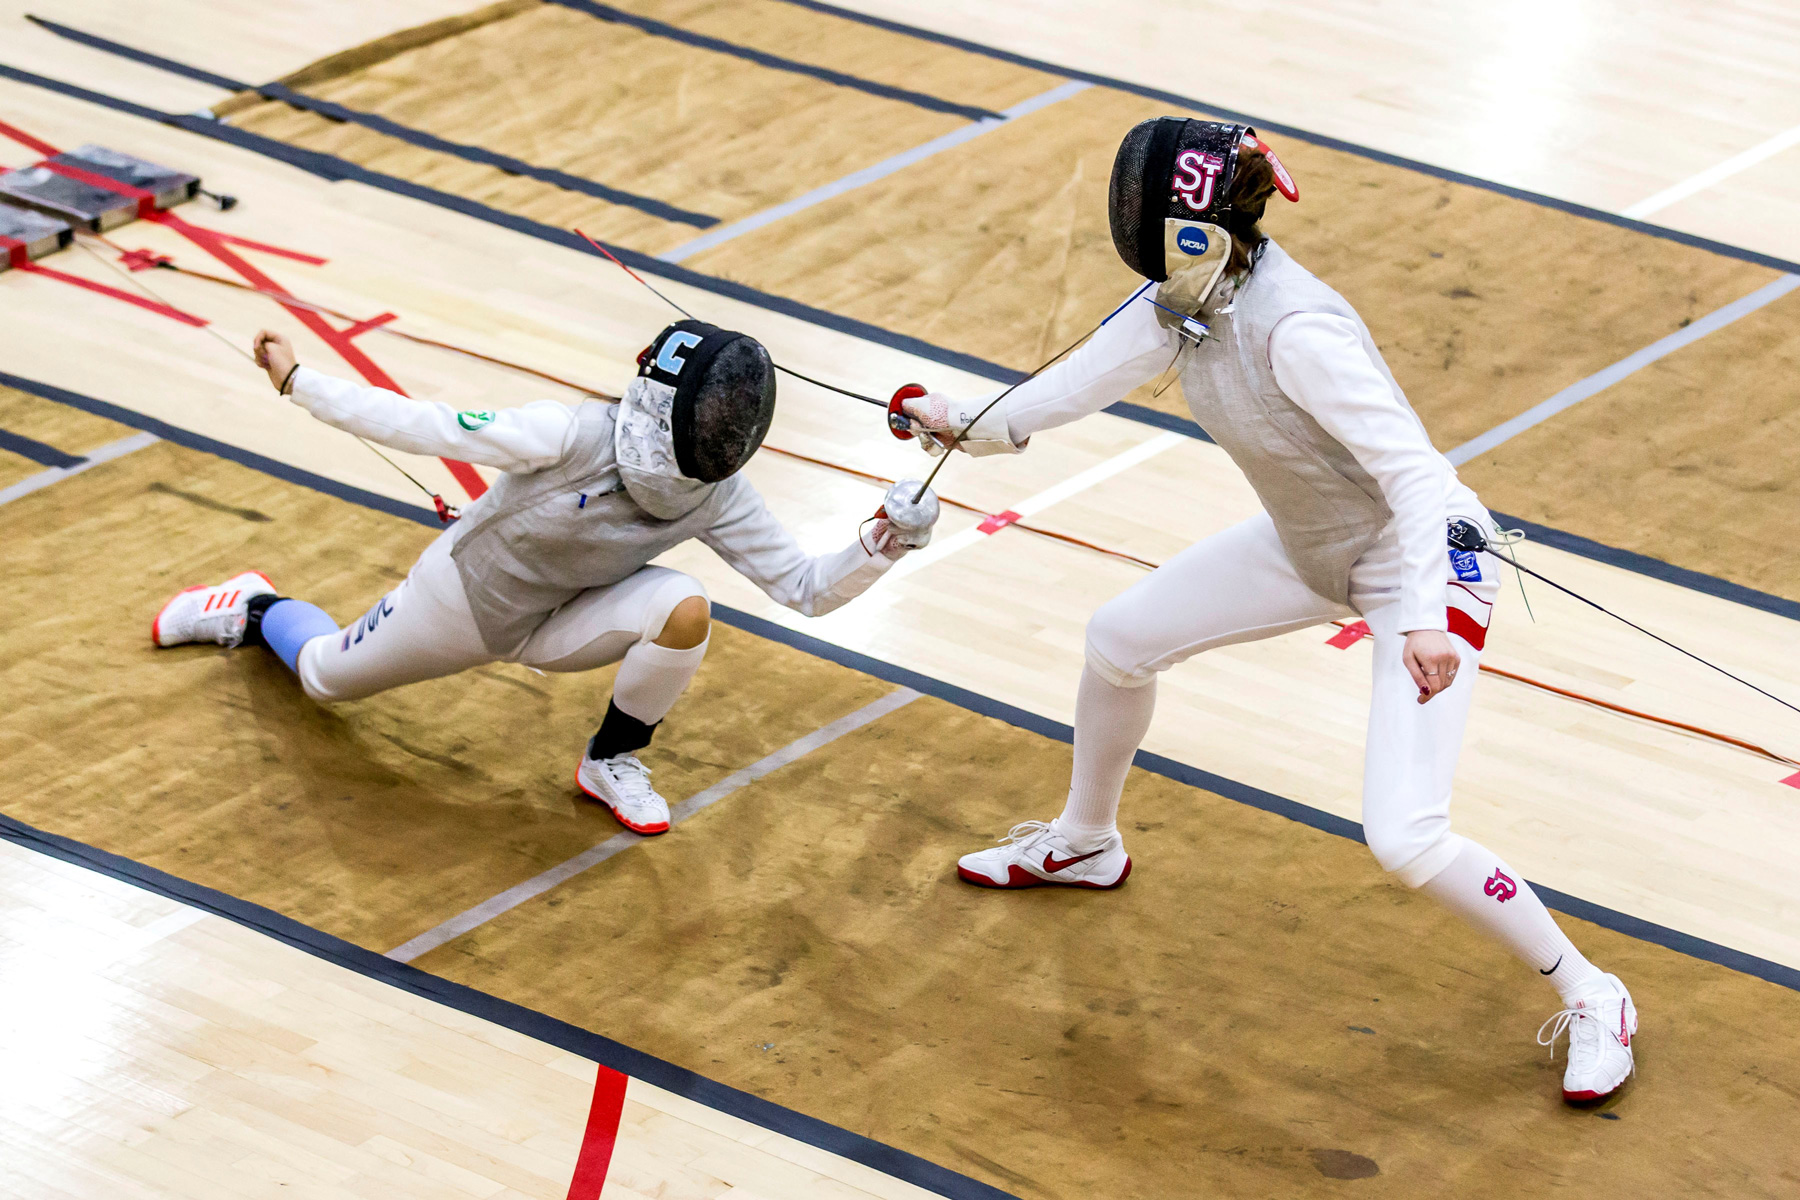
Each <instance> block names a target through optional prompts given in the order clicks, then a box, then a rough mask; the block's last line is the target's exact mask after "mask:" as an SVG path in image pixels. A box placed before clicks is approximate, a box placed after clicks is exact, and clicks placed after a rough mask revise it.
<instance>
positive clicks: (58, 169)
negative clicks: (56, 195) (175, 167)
mask: <svg viewBox="0 0 1800 1200" xmlns="http://www.w3.org/2000/svg"><path fill="white" fill-rule="evenodd" d="M38 166H40V167H42V168H44V170H46V171H54V172H55V173H56V174H58V175H61V176H62V177H63V178H65V179H73V180H74V181H75V182H77V183H85V184H87V185H88V186H89V187H97V188H99V189H101V190H102V191H107V192H115V193H117V194H118V195H121V196H124V197H126V198H128V199H131V200H136V201H137V202H138V216H140V217H147V216H149V215H150V214H151V213H153V212H155V211H156V193H155V192H146V191H145V190H144V189H143V188H141V187H132V186H131V185H130V184H129V183H121V182H119V181H118V180H117V179H113V178H112V177H110V176H107V175H97V174H95V173H94V172H92V171H84V170H82V169H81V168H80V167H76V166H71V165H69V164H68V163H59V162H49V161H45V162H41V163H39V164H38Z"/></svg>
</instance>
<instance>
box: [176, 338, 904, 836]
mask: <svg viewBox="0 0 1800 1200" xmlns="http://www.w3.org/2000/svg"><path fill="white" fill-rule="evenodd" d="M255 350H256V362H257V365H258V366H261V367H264V368H266V369H267V371H268V373H269V380H270V382H271V383H273V384H274V385H275V387H276V389H277V390H278V391H279V392H281V393H282V394H283V395H288V396H290V397H291V398H292V399H293V402H294V403H296V404H298V405H300V406H301V407H302V408H304V409H306V410H307V411H308V412H310V413H311V414H312V415H313V416H315V417H317V418H318V419H319V420H321V421H324V422H325V423H326V424H328V425H335V426H336V427H337V428H339V429H344V430H348V431H349V432H351V433H354V434H358V435H359V436H361V437H364V438H367V439H369V440H370V441H374V442H379V443H381V444H382V445H384V446H390V447H392V448H394V449H396V450H404V451H408V452H410V453H414V454H429V455H440V456H442V457H445V458H454V459H461V460H463V461H464V462H472V463H480V464H482V465H484V466H489V467H494V468H496V469H498V470H500V471H503V472H505V474H503V475H502V476H501V477H500V478H499V480H497V481H496V482H495V483H494V486H493V487H492V488H491V489H489V491H488V492H487V493H486V494H485V495H483V496H482V497H481V498H480V499H479V500H476V501H475V502H474V503H472V504H470V505H469V506H468V509H467V510H466V511H465V512H464V513H463V515H462V518H461V519H460V520H458V521H457V522H456V523H455V524H453V525H452V526H450V528H448V529H446V530H445V531H444V532H443V533H442V534H441V535H439V537H438V538H437V540H436V541H434V542H432V544H431V545H430V546H429V547H428V548H427V549H426V550H425V552H424V554H422V555H420V557H419V561H418V562H417V563H415V564H414V565H413V568H412V571H411V572H410V573H409V574H408V575H407V577H406V579H405V581H404V582H402V583H401V584H400V586H399V587H397V588H395V589H394V590H393V591H392V592H389V593H388V594H387V595H386V596H384V597H382V598H381V599H380V600H379V601H377V602H376V604H375V606H374V607H373V608H371V609H370V610H369V611H368V612H367V613H366V614H365V615H364V616H362V617H361V618H360V619H359V620H357V621H354V622H352V623H351V624H350V625H348V626H347V627H344V628H342V629H340V628H339V627H338V623H337V622H336V621H335V620H333V619H332V618H331V617H330V616H328V615H327V614H326V613H325V612H324V611H323V610H321V609H319V608H317V607H315V606H314V605H311V604H308V603H306V602H305V601H304V600H292V599H286V598H283V597H280V596H277V594H276V592H275V588H274V586H273V585H272V584H270V582H269V580H268V579H267V577H265V576H264V575H263V574H262V573H261V572H258V571H250V572H246V573H244V574H240V575H237V576H234V577H233V578H231V579H228V580H226V581H225V582H224V583H222V584H219V585H218V586H217V587H195V588H189V589H188V590H187V591H184V592H182V593H180V594H178V595H177V596H175V597H174V598H173V599H172V600H170V601H169V602H168V604H166V605H164V607H163V609H162V611H161V612H160V613H159V614H158V615H157V617H156V620H155V622H154V624H153V626H152V630H151V635H152V639H153V640H154V641H155V643H156V644H157V645H158V646H176V645H180V644H182V643H184V642H217V643H219V644H220V645H224V646H236V645H240V644H249V645H261V646H267V647H268V648H269V649H270V650H272V651H274V652H275V654H276V655H277V656H278V657H279V658H280V659H281V661H282V662H284V663H286V664H287V666H288V667H289V669H291V670H292V671H293V672H294V673H295V674H296V675H297V676H298V677H299V680H300V685H301V686H302V687H303V688H305V689H306V694H307V695H308V696H310V697H312V698H313V699H314V700H317V701H320V702H325V703H329V702H332V701H339V700H357V699H361V698H363V697H365V696H372V695H374V694H375V693H376V692H381V691H385V690H386V689H388V688H392V687H399V686H400V685H402V684H407V683H417V682H419V681H420V680H424V679H436V678H439V677H441V676H444V675H452V674H455V673H456V672H458V671H465V670H468V669H469V668H471V667H476V666H480V665H481V664H483V663H491V662H517V663H523V664H525V665H526V666H530V667H536V668H539V669H541V670H545V671H586V670H589V669H591V668H594V667H600V666H605V665H607V664H608V663H615V662H616V663H619V664H620V666H619V673H618V677H617V679H616V680H615V681H614V683H613V694H612V700H611V703H610V704H609V705H608V706H607V710H606V716H605V718H604V719H603V720H602V721H601V723H600V727H599V729H598V731H597V732H596V733H595V734H594V736H593V738H592V739H591V740H590V741H589V742H588V744H587V749H586V752H585V753H584V754H583V755H582V758H581V762H580V765H579V767H578V768H577V770H576V776H575V778H576V782H577V784H578V785H579V786H580V788H581V790H582V791H583V792H585V793H587V794H588V795H589V796H592V797H593V798H594V799H596V800H599V801H601V802H602V803H604V804H605V805H606V806H607V807H608V808H610V809H611V810H612V813H613V815H614V816H615V817H617V818H618V820H619V823H620V824H622V825H624V826H625V827H626V828H627V829H631V830H633V831H635V832H637V833H644V834H651V833H662V832H664V831H665V830H667V829H668V828H669V806H668V804H667V802H665V801H664V799H663V798H662V797H661V796H659V795H657V793H656V791H655V790H654V789H653V788H652V787H651V786H650V772H649V770H648V769H646V768H645V766H644V765H643V763H641V762H639V761H638V759H637V756H636V751H638V750H641V749H643V748H644V747H645V746H647V745H649V744H650V738H651V735H652V734H653V732H654V731H655V729H656V726H657V724H658V723H659V722H660V721H661V720H662V719H663V717H664V715H665V714H667V713H668V711H669V709H670V708H671V707H672V706H673V705H674V703H675V701H676V700H677V699H679V698H680V696H681V694H682V692H683V691H685V690H686V688H687V685H688V681H689V680H691V679H692V678H693V676H694V672H695V671H696V670H697V669H698V668H699V666H700V660H701V658H702V657H703V656H704V655H705V654H706V646H707V641H708V637H709V633H710V629H711V610H710V608H709V606H708V603H707V598H706V591H705V589H704V588H703V587H701V585H700V581H699V580H697V579H694V578H692V577H690V576H688V575H684V574H682V573H680V572H679V571H672V570H669V569H668V568H666V567H655V566H650V565H648V564H649V562H650V560H651V559H652V558H655V557H656V556H657V555H659V554H661V553H663V552H664V551H666V550H669V549H671V548H673V547H675V546H677V545H679V544H681V543H682V542H685V541H687V540H688V539H689V538H698V539H699V540H700V541H702V542H704V543H705V544H706V545H708V546H710V547H711V548H712V549H713V550H714V551H716V552H717V553H718V555H719V556H720V557H721V558H723V559H724V560H725V561H726V562H728V563H730V564H731V565H732V566H733V567H734V568H736V569H737V570H738V571H739V572H740V573H742V574H743V575H744V576H746V577H747V578H749V579H750V580H751V581H752V582H754V583H755V584H756V585H757V586H759V587H761V588H762V589H763V590H764V591H765V592H767V593H768V594H769V595H770V596H772V597H773V598H774V599H776V600H778V601H780V602H781V603H783V604H785V605H787V606H788V607H789V608H793V609H796V610H798V611H799V612H802V613H804V614H806V615H807V616H819V615H821V614H824V613H828V612H831V611H832V610H833V609H835V608H837V607H839V606H840V605H842V604H844V603H846V602H847V601H849V600H851V599H853V598H854V597H856V596H858V595H860V594H861V593H862V592H863V591H865V590H866V589H867V588H868V587H869V585H871V584H872V583H874V582H875V581H876V580H877V579H879V578H880V577H881V575H882V574H883V573H884V572H885V571H886V570H887V569H888V567H889V566H891V565H892V564H893V563H894V562H895V561H896V560H897V559H899V558H900V557H901V556H902V555H904V554H905V553H906V552H907V551H908V550H909V549H914V548H917V547H919V546H923V545H925V544H926V543H927V542H929V541H930V539H931V527H932V525H933V524H934V523H935V522H936V520H937V511H938V505H937V498H936V497H935V496H933V495H931V494H929V493H927V494H926V495H925V496H924V497H923V501H922V503H920V504H917V505H914V504H912V503H911V501H912V498H913V495H914V493H915V490H916V489H917V487H918V485H917V483H911V484H897V485H895V487H894V489H892V490H891V491H890V492H889V495H888V499H887V501H886V503H885V504H884V506H883V508H882V509H881V510H880V511H879V512H878V513H877V514H876V519H875V521H874V523H873V525H872V526H870V528H869V529H868V530H867V531H866V533H859V535H858V537H857V539H856V540H855V541H853V542H851V543H850V544H849V545H848V546H846V547H844V549H843V550H841V551H839V552H837V553H835V554H826V555H817V556H815V555H809V554H807V553H805V552H804V551H803V550H801V548H800V546H799V545H798V543H796V542H795V540H794V538H793V536H792V535H791V534H790V533H789V532H788V531H787V530H786V529H785V528H784V527H783V526H782V525H781V523H780V522H779V521H777V520H776V519H775V517H774V516H773V515H772V514H771V513H770V512H769V510H768V508H767V506H766V505H765V504H764V503H763V498H762V496H761V495H760V494H758V492H757V490H756V488H755V487H753V486H752V485H751V483H750V481H749V480H748V479H745V478H744V477H743V476H742V475H740V474H738V471H739V469H740V468H742V467H743V465H744V464H745V463H746V462H748V461H749V459H750V456H751V455H752V454H754V453H755V452H756V449H757V447H758V446H760V445H761V444H762V440H763V435H764V434H765V433H767V432H768V429H769V423H770V421H771V420H772V419H773V418H774V415H775V374H774V367H773V364H772V362H771V360H770V358H769V354H768V352H767V351H766V350H764V349H763V347H762V345H761V344H760V343H759V342H757V341H756V340H755V339H754V338H751V337H748V336H746V335H744V334H741V333H732V332H730V331H727V330H722V329H717V328H715V327H713V326H711V325H708V324H706V323H704V322H701V321H681V322H678V323H676V324H674V325H671V326H669V327H668V328H667V329H665V330H663V331H662V333H661V334H659V335H658V336H657V338H656V340H655V341H654V342H652V343H651V344H650V346H649V347H648V348H647V349H645V351H644V352H643V353H642V354H641V355H639V356H638V373H637V375H636V377H635V378H633V379H632V380H631V383H630V385H629V386H628V387H627V388H626V389H625V395H624V396H623V397H622V398H621V400H620V401H619V403H617V404H614V403H610V402H603V401H599V400H589V401H585V402H583V403H581V404H579V405H576V406H575V407H573V408H571V407H569V406H568V405H564V404H560V403H558V402H556V401H554V400H541V401H537V402H535V403H531V404H527V405H525V406H523V407H521V408H508V409H500V410H499V411H467V412H456V411H454V410H453V409H451V408H450V407H449V406H448V405H444V404H433V403H424V402H421V401H418V400H411V399H408V398H407V397H405V396H401V395H398V394H396V393H394V392H390V391H386V390H384V389H381V388H372V387H362V386H359V385H357V384H354V383H348V382H346V381H344V380H341V379H334V378H332V377H331V376H329V375H325V374H321V373H320V372H318V371H315V370H312V369H310V368H307V367H301V366H299V365H298V364H297V363H296V361H295V358H294V350H293V347H292V346H291V345H290V344H289V343H288V340H287V339H286V338H284V337H282V336H281V335H280V334H277V333H269V332H263V333H259V334H258V335H257V337H256V347H255Z"/></svg>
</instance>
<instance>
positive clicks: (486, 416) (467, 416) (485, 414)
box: [456, 408, 494, 433]
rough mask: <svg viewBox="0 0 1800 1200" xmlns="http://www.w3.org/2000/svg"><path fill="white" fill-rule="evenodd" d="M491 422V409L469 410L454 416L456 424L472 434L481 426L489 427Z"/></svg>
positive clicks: (492, 413)
mask: <svg viewBox="0 0 1800 1200" xmlns="http://www.w3.org/2000/svg"><path fill="white" fill-rule="evenodd" d="M493 420H494V410H493V409H491V408H471V409H469V410H467V411H466V412H459V413H457V414H456V423H457V424H458V425H461V426H462V427H463V428H464V429H466V430H468V431H469V432H470V433H474V432H475V431H476V430H477V429H480V428H481V427H482V426H483V425H491V424H492V423H493Z"/></svg>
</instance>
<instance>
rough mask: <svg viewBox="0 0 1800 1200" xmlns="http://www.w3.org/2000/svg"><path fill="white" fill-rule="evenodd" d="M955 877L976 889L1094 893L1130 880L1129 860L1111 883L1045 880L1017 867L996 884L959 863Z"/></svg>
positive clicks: (1010, 867) (1008, 870)
mask: <svg viewBox="0 0 1800 1200" xmlns="http://www.w3.org/2000/svg"><path fill="white" fill-rule="evenodd" d="M956 877H957V878H958V879H960V880H962V881H963V882H964V883H972V884H974V885H975V886H976V887H984V888H994V889H996V890H999V891H1013V890H1015V889H1018V888H1034V887H1078V888H1093V889H1095V890H1096V891H1111V890H1112V889H1113V888H1116V887H1118V886H1119V885H1120V884H1122V883H1124V882H1125V881H1126V880H1127V879H1130V878H1131V860H1130V859H1129V858H1128V859H1126V860H1125V869H1124V870H1123V871H1120V872H1119V877H1118V878H1117V879H1115V880H1113V881H1112V882H1111V883H1090V882H1088V881H1087V880H1085V879H1067V880H1064V879H1045V878H1044V877H1043V876H1041V875H1033V874H1032V873H1031V872H1030V871H1027V870H1026V869H1025V868H1024V867H1021V866H1017V865H1014V866H1009V867H1007V868H1006V882H1005V883H996V882H994V880H993V879H992V878H991V877H989V876H987V875H983V874H982V873H981V872H979V871H971V870H969V869H968V868H967V867H965V866H963V865H962V864H961V863H958V864H956Z"/></svg>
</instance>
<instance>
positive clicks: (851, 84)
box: [545, 0, 1000, 121]
mask: <svg viewBox="0 0 1800 1200" xmlns="http://www.w3.org/2000/svg"><path fill="white" fill-rule="evenodd" d="M545 2H546V3H549V4H555V5H557V6H559V7H561V8H567V9H572V10H574V11H575V12H579V13H585V14H587V15H588V16H590V17H594V18H597V19H598V20H601V21H607V22H610V23H612V24H615V25H629V26H631V27H632V28H634V29H638V30H641V31H642V32H644V33H647V34H650V35H651V36H652V37H660V38H668V39H670V40H671V41H676V42H680V43H682V44H683V45H687V46H693V47H695V48H697V49H700V50H712V51H714V52H716V53H719V54H729V55H731V56H732V57H733V58H741V59H743V60H744V61H745V62H752V63H755V64H756V65H757V66H759V67H767V68H769V69H770V70H773V71H787V72H790V73H792V74H795V75H805V76H808V77H810V78H812V79H818V80H822V81H824V82H825V83H831V84H836V85H837V86H838V87H845V88H852V89H854V90H856V91H859V92H864V93H866V94H868V95H870V96H879V97H881V98H882V99H883V100H898V101H900V102H901V103H903V104H911V105H914V106H915V107H918V108H923V109H929V110H930V111H931V112H940V113H949V114H950V115H952V116H957V117H967V118H968V119H969V120H971V121H985V120H989V119H996V118H999V116H1000V114H999V113H997V112H994V111H992V110H991V109H986V108H979V107H977V106H976V105H973V104H958V103H956V102H955V101H954V100H945V99H942V98H941V97H938V96H932V95H928V94H927V93H925V92H915V91H911V90H909V89H907V88H902V87H894V86H892V85H891V84H886V83H876V82H875V81H874V80H872V79H864V78H863V77H862V76H860V75H851V74H848V73H847V72H844V71H834V70H832V69H831V68H830V67H821V66H816V65H814V64H812V63H804V62H800V61H798V60H796V59H792V58H783V57H781V56H780V55H778V54H770V53H768V52H767V51H766V50H755V49H752V48H751V47H749V46H740V45H738V44H737V43H736V42H728V41H725V40H724V39H723V38H716V37H708V36H707V35H706V34H703V33H694V32H692V31H691V30H687V29H682V28H681V27H680V26H677V25H670V24H668V23H667V22H665V21H656V20H652V19H651V18H649V17H640V16H638V15H637V14H636V13H628V12H622V11H620V10H619V9H616V8H613V7H612V6H611V5H607V4H596V3H594V2H593V0H545Z"/></svg>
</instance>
